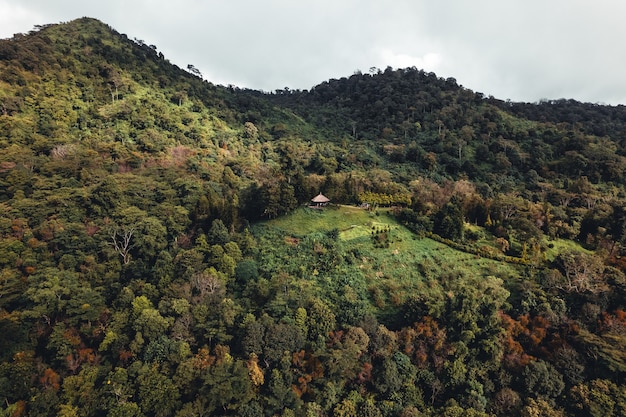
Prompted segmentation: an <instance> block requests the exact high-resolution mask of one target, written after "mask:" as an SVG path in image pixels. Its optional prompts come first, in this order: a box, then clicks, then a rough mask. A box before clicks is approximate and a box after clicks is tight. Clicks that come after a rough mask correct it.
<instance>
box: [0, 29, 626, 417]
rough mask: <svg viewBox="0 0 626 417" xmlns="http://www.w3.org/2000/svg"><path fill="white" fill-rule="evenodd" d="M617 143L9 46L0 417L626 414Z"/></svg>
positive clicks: (50, 44)
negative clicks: (325, 201)
mask: <svg viewBox="0 0 626 417" xmlns="http://www.w3.org/2000/svg"><path fill="white" fill-rule="evenodd" d="M625 124H626V108H625V107H624V106H601V105H596V104H588V103H579V102H577V101H574V100H551V101H544V102H541V103H535V104H532V103H511V102H503V101H501V100H498V99H496V98H493V97H485V96H484V95H483V94H481V93H477V92H473V91H470V90H468V89H466V88H464V87H462V86H460V85H458V83H457V81H456V80H454V79H451V78H449V79H442V78H439V77H437V76H436V75H435V74H433V73H426V72H424V71H421V70H418V69H416V68H406V69H392V68H387V69H385V70H377V69H372V70H371V71H370V72H369V73H367V74H363V73H360V72H357V73H355V74H352V75H351V76H349V77H345V78H342V79H338V80H328V81H324V82H322V83H321V84H319V85H318V86H316V87H314V88H312V89H311V90H310V91H290V90H277V91H275V92H273V93H264V92H259V91H252V90H246V89H239V88H237V87H235V86H229V87H224V86H218V85H214V84H212V83H211V82H210V81H207V80H203V79H202V78H201V77H200V76H199V74H198V73H197V71H195V70H194V68H193V67H191V66H190V67H189V68H188V69H187V70H185V69H181V68H178V67H176V66H175V65H172V64H171V63H170V62H169V61H168V60H167V58H166V57H165V56H163V54H161V53H160V52H159V51H158V49H157V47H156V46H153V45H146V44H145V43H144V42H142V41H138V40H131V39H130V38H129V37H128V36H127V35H124V34H120V33H118V32H117V31H115V30H114V29H112V28H111V27H109V26H107V25H106V24H103V23H102V22H99V21H97V20H95V19H90V18H82V19H78V20H75V21H72V22H69V23H65V24H59V25H47V26H44V27H40V28H38V29H37V30H35V31H33V32H31V33H29V34H25V35H17V36H15V37H14V38H12V39H6V40H0V334H1V335H2V336H1V337H0V415H7V416H26V415H29V416H38V415H62V416H105V415H106V416H176V417H183V416H192V415H224V416H231V415H232V416H234V415H237V416H294V415H296V416H300V415H302V416H329V417H330V416H355V415H367V416H370V415H371V416H421V415H432V416H439V415H442V416H444V415H445V416H450V415H457V416H491V415H498V416H500V415H502V416H530V415H554V416H564V415H602V416H611V415H614V416H619V415H626V385H624V383H623V381H624V377H625V376H626V375H625V373H626V358H625V357H624V354H623V351H624V349H625V348H626V337H625V336H624V335H625V334H626V333H625V330H624V329H626V314H625V313H624V309H625V308H626V306H625V304H626V301H625V298H624V297H625V295H626V277H625V275H624V269H625V268H626V263H624V261H623V259H624V258H623V256H624V254H625V250H626V234H625V232H626V210H625V208H624V207H626V190H625V187H626V180H625V175H624V170H625V168H626V153H625V151H624V149H625V147H624V145H626V143H625V140H626V129H625ZM320 192H322V193H324V195H326V196H328V197H329V198H330V199H331V202H332V204H331V205H330V206H329V207H327V208H325V209H323V210H314V209H310V208H308V207H306V206H307V204H308V203H309V201H310V199H311V198H312V197H314V196H315V195H317V194H318V193H320Z"/></svg>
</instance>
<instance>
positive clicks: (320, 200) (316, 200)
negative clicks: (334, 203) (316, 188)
mask: <svg viewBox="0 0 626 417" xmlns="http://www.w3.org/2000/svg"><path fill="white" fill-rule="evenodd" d="M329 202H330V199H329V198H328V197H326V196H325V195H324V194H322V193H319V194H318V195H316V196H315V197H313V198H312V199H311V205H310V207H313V208H322V207H326V205H327V204H328V203H329Z"/></svg>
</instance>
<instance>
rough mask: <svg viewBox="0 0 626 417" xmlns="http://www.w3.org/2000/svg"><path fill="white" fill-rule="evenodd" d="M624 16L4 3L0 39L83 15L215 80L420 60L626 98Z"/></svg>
mask: <svg viewBox="0 0 626 417" xmlns="http://www.w3.org/2000/svg"><path fill="white" fill-rule="evenodd" d="M624 15H626V2H621V1H618V0H594V1H593V2H589V1H587V0H550V1H545V0H524V1H522V0H510V1H502V0H474V1H472V2H467V1H465V0H439V1H431V0H394V1H393V2H381V1H380V0H378V1H375V0H342V1H339V2H337V1H334V0H317V1H315V2H299V1H292V0H289V1H288V0H264V1H258V0H229V1H225V0H177V1H171V0H167V1H166V0H151V1H148V0H137V1H127V0H107V1H106V2H104V1H101V0H0V37H10V36H12V34H13V33H14V32H28V31H29V30H31V29H32V28H33V26H34V25H36V24H47V23H57V22H60V21H68V20H72V19H75V18H78V17H82V16H90V17H95V18H97V19H100V20H102V21H103V22H105V23H107V24H109V25H111V26H112V27H113V28H115V29H116V30H118V31H119V32H121V33H126V34H127V35H128V36H129V37H130V38H138V39H142V40H144V41H145V42H147V43H149V44H153V45H156V46H157V48H158V49H159V50H160V51H161V52H163V53H164V54H165V56H166V57H167V58H168V59H169V60H170V61H171V62H172V63H175V64H177V65H179V66H181V67H186V66H187V64H193V65H194V66H196V68H198V69H199V70H200V71H202V73H203V74H204V75H205V78H207V79H209V80H210V81H213V82H215V83H219V84H235V85H237V86H240V87H249V88H255V89H262V90H265V91H272V90H274V89H282V88H283V87H285V86H287V87H290V88H298V89H308V88H310V87H312V86H314V85H316V84H319V83H320V82H322V81H325V80H327V79H329V78H338V77H344V76H350V75H351V74H352V73H353V72H354V71H355V70H361V71H367V70H368V69H369V68H370V67H372V66H376V67H379V68H385V67H387V66H391V67H393V68H405V67H410V66H415V67H417V68H420V69H424V70H426V71H433V72H435V73H436V74H437V75H438V76H440V77H444V78H448V77H454V78H456V79H457V81H458V82H459V83H460V84H462V85H464V86H465V87H467V88H470V89H472V90H475V91H480V92H483V93H484V94H487V95H493V96H495V97H498V98H502V99H507V98H510V99H512V100H516V101H517V100H524V101H536V100H539V99H541V98H551V99H552V98H575V99H578V100H582V101H592V102H605V103H613V104H616V103H624V104H626V78H624V77H623V76H622V68H624V67H626V48H623V47H622V46H621V42H622V40H623V39H626V25H624V24H623V22H622V20H623V16H624Z"/></svg>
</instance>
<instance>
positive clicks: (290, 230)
mask: <svg viewBox="0 0 626 417" xmlns="http://www.w3.org/2000/svg"><path fill="white" fill-rule="evenodd" d="M266 225H267V226H269V227H271V228H273V229H275V230H280V231H281V233H283V234H284V236H285V237H290V236H292V237H297V238H302V237H304V236H306V235H307V234H310V233H319V232H328V231H331V230H333V229H337V230H339V240H340V245H341V246H342V249H343V250H344V251H351V252H352V253H358V254H359V256H358V259H357V262H356V263H355V265H354V267H355V268H357V269H358V270H359V271H360V273H361V274H362V276H363V277H364V279H365V285H366V286H367V288H368V290H369V292H370V296H371V299H372V302H373V303H374V304H375V305H376V307H377V308H379V309H381V308H382V309H384V308H386V307H392V306H394V305H396V306H397V305H400V304H402V303H403V302H404V301H405V300H406V298H407V297H409V296H410V295H412V294H416V293H420V292H423V291H428V290H429V289H428V287H429V286H430V285H432V282H433V280H435V281H437V280H439V279H441V278H442V277H449V276H474V277H476V276H485V277H486V276H495V277H498V278H501V279H503V280H504V281H506V280H511V279H513V280H517V279H519V277H520V271H521V269H520V267H518V266H514V265H511V264H508V263H505V262H500V261H496V260H492V259H488V258H481V257H478V256H476V255H473V254H469V253H466V252H463V251H460V250H457V249H453V248H451V247H449V246H447V245H445V244H443V243H440V242H437V241H435V240H432V239H429V238H420V237H418V236H417V235H416V234H414V233H413V232H411V231H410V230H408V229H406V228H405V227H404V226H402V225H400V224H398V223H397V222H396V220H395V218H394V217H392V216H390V215H388V214H387V213H386V212H385V211H379V212H378V214H377V213H374V212H369V211H366V210H363V209H360V208H357V207H351V206H334V207H331V208H327V209H324V210H314V209H308V208H302V209H298V210H296V211H295V212H294V213H291V214H289V215H287V216H283V217H280V218H277V219H273V220H270V221H268V222H266ZM383 231H384V234H385V239H384V243H385V244H384V246H381V245H375V239H374V238H373V236H374V235H375V234H376V233H377V232H383Z"/></svg>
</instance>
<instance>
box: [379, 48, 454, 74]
mask: <svg viewBox="0 0 626 417" xmlns="http://www.w3.org/2000/svg"><path fill="white" fill-rule="evenodd" d="M378 55H379V56H380V61H381V62H382V63H384V64H385V66H390V67H392V68H408V67H416V68H419V69H423V70H424V71H428V72H437V70H438V69H439V68H440V64H441V62H442V57H441V55H440V54H438V53H436V52H428V53H426V54H424V55H423V56H412V55H408V54H404V53H396V52H394V51H392V50H390V49H383V50H381V51H380V52H379V53H378Z"/></svg>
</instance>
